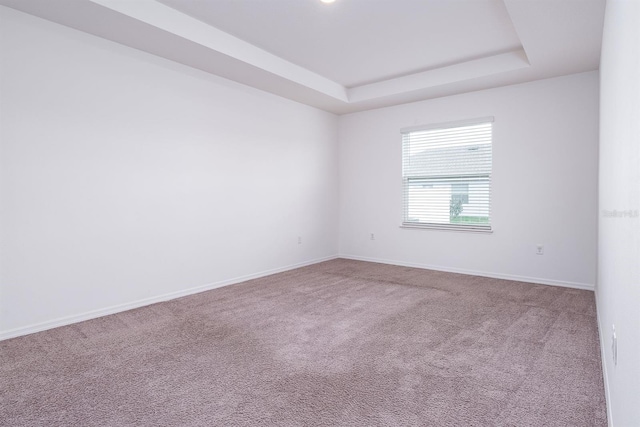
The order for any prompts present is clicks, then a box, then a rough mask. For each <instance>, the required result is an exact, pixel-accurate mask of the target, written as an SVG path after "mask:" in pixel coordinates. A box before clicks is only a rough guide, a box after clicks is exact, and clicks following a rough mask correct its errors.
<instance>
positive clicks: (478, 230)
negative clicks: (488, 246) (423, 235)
mask: <svg viewBox="0 0 640 427" xmlns="http://www.w3.org/2000/svg"><path fill="white" fill-rule="evenodd" d="M400 228H405V229H413V230H438V231H457V232H463V233H481V234H491V233H493V230H492V229H491V228H479V227H478V228H476V227H473V226H450V225H435V224H434V225H429V224H415V225H414V224H401V225H400Z"/></svg>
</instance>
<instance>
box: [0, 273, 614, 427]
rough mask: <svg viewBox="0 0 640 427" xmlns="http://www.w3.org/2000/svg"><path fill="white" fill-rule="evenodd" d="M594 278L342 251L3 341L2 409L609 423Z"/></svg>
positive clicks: (221, 417) (205, 417) (11, 413)
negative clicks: (571, 283)
mask: <svg viewBox="0 0 640 427" xmlns="http://www.w3.org/2000/svg"><path fill="white" fill-rule="evenodd" d="M599 356H600V349H599V344H598V333H597V326H596V319H595V305H594V297H593V293H592V292H588V291H580V290H574V289H565V288H556V287H551V286H543V285H532V284H525V283H519V282H510V281H504V280H495V279H488V278H482V277H474V276H465V275H457V274H450V273H441V272H434V271H429V270H419V269H412V268H405V267H396V266H388V265H381V264H372V263H364V262H357V261H348V260H335V261H329V262H325V263H321V264H316V265H313V266H310V267H305V268H301V269H298V270H293V271H290V272H286V273H281V274H277V275H273V276H269V277H265V278H262V279H257V280H252V281H249V282H246V283H242V284H238V285H233V286H228V287H225V288H221V289H217V290H213V291H208V292H204V293H200V294H197V295H193V296H189V297H185V298H181V299H177V300H173V301H169V302H165V303H160V304H155V305H152V306H148V307H144V308H141V309H137V310H131V311H127V312H124V313H120V314H116V315H112V316H107V317H103V318H100V319H95V320H91V321H87V322H83V323H79V324H75V325H72V326H67V327H62V328H57V329H53V330H50V331H46V332H41V333H37V334H32V335H29V336H25V337H21V338H16V339H12V340H5V341H2V342H0V361H1V364H0V424H1V425H3V426H12V427H18V426H124V425H127V426H261V425H264V426H269V425H281V426H437V427H443V426H602V425H606V415H605V403H604V391H603V383H602V375H601V372H602V371H601V366H600V359H599Z"/></svg>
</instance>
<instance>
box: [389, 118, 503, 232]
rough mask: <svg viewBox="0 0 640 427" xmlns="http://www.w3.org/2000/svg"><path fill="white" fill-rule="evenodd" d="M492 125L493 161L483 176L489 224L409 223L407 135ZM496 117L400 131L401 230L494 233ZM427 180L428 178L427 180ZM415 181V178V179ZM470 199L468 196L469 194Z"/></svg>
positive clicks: (436, 124)
mask: <svg viewBox="0 0 640 427" xmlns="http://www.w3.org/2000/svg"><path fill="white" fill-rule="evenodd" d="M488 123H490V124H491V158H490V159H491V160H490V165H491V168H490V171H489V174H488V175H486V174H483V177H485V176H486V179H487V180H488V187H489V189H488V196H487V197H488V206H487V209H488V223H487V224H484V225H478V224H468V223H467V224H454V223H451V222H449V223H429V222H424V223H422V222H412V221H408V220H407V219H408V217H407V216H408V209H409V203H408V200H407V197H408V194H407V192H408V188H409V186H408V181H409V178H408V177H406V176H405V171H404V168H405V161H406V159H405V142H404V139H405V135H406V134H409V133H412V132H421V131H429V130H439V129H451V128H456V127H465V126H472V125H480V124H488ZM494 123H495V120H494V117H493V116H487V117H480V118H476V119H470V120H460V121H453V122H444V123H434V124H428V125H421V126H411V127H405V128H402V129H400V135H401V147H400V149H401V150H402V153H401V159H402V172H401V174H402V177H401V185H402V190H401V192H402V221H401V225H400V228H407V229H425V230H444V231H461V232H471V233H493V224H492V195H493V194H492V189H493V185H492V176H493V147H494ZM425 179H427V178H425ZM414 180H415V178H414ZM467 197H468V194H467Z"/></svg>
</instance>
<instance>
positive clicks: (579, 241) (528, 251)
mask: <svg viewBox="0 0 640 427" xmlns="http://www.w3.org/2000/svg"><path fill="white" fill-rule="evenodd" d="M486 116H494V117H495V123H494V138H493V175H492V179H493V188H492V225H493V229H494V232H493V233H492V234H474V233H465V232H451V231H439V230H415V229H401V228H400V227H399V225H400V223H401V220H402V193H401V190H402V185H401V184H402V180H401V173H402V171H401V169H402V168H401V138H400V129H401V128H403V127H409V126H414V125H425V124H431V123H442V122H450V121H459V120H465V119H473V118H478V117H486ZM339 137H340V254H341V255H342V256H346V257H350V258H357V259H367V260H376V261H382V262H391V263H396V264H404V265H415V266H423V267H431V268H436V269H442V270H449V271H460V272H468V273H475V274H481V275H488V276H494V277H506V278H515V279H520V280H529V281H534V282H540V283H550V284H560V285H566V286H575V287H584V288H593V286H594V284H595V278H596V240H597V235H596V232H597V230H596V228H597V192H596V189H597V167H598V160H597V155H598V73H597V72H588V73H581V74H576V75H571V76H566V77H560V78H554V79H548V80H541V81H536V82H532V83H527V84H521V85H515V86H508V87H503V88H497V89H490V90H485V91H480V92H474V93H467V94H462V95H457V96H451V97H446V98H439V99H434V100H429V101H423V102H418V103H413V104H406V105H400V106H396V107H390V108H385V109H379V110H373V111H367V112H361V113H354V114H350V115H345V116H341V117H340V119H339ZM371 233H374V234H375V240H371V239H370V234H371ZM537 244H543V245H544V250H545V253H544V255H542V256H541V255H536V245H537Z"/></svg>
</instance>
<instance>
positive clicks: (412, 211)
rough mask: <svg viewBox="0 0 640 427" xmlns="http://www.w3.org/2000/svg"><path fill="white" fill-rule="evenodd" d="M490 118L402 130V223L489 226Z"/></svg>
mask: <svg viewBox="0 0 640 427" xmlns="http://www.w3.org/2000/svg"><path fill="white" fill-rule="evenodd" d="M491 139H492V123H491V122H490V121H487V122H482V123H473V124H465V125H457V126H453V127H452V126H448V127H444V128H432V129H425V130H411V131H406V132H403V133H402V159H403V163H402V175H403V194H404V202H403V204H404V206H403V208H404V209H403V210H404V219H403V224H404V225H413V226H440V227H446V228H465V229H486V230H490V229H491V222H490V213H491V209H490V208H491V203H490V202H491V157H492V155H491Z"/></svg>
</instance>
